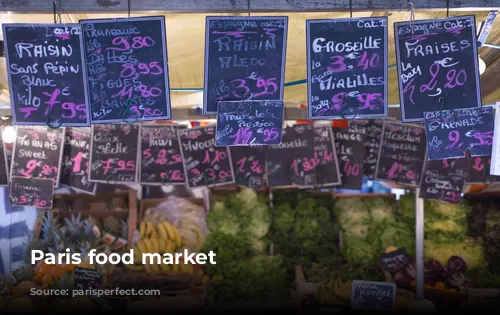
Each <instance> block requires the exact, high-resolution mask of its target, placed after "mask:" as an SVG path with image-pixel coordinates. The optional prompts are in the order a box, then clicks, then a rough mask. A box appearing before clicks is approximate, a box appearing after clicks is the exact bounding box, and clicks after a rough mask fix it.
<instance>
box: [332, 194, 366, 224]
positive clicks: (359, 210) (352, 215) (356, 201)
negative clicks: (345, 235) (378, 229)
mask: <svg viewBox="0 0 500 315" xmlns="http://www.w3.org/2000/svg"><path fill="white" fill-rule="evenodd" d="M334 212H335V215H336V216H337V219H338V221H339V223H340V226H342V228H344V229H346V230H347V227H348V226H354V225H355V226H359V225H368V224H370V223H371V221H372V219H371V217H370V212H369V211H368V207H367V205H366V204H365V203H364V202H363V200H362V199H360V198H345V199H340V200H338V201H337V202H336V203H335V208H334Z"/></svg>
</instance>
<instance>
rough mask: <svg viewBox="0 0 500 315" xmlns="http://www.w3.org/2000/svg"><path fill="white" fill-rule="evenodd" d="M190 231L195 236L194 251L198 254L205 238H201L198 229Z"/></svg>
mask: <svg viewBox="0 0 500 315" xmlns="http://www.w3.org/2000/svg"><path fill="white" fill-rule="evenodd" d="M192 231H193V232H194V233H195V234H196V238H197V240H198V243H197V244H196V249H195V251H196V252H199V251H200V250H201V248H202V247H203V245H204V244H203V243H204V242H205V237H204V236H203V233H201V231H200V230H199V229H192Z"/></svg>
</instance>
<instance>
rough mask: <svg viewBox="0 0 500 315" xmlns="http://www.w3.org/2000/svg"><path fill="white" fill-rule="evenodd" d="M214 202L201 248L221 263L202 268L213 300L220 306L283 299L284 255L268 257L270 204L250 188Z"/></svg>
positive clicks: (216, 198) (284, 288)
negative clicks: (203, 244)
mask: <svg viewBox="0 0 500 315" xmlns="http://www.w3.org/2000/svg"><path fill="white" fill-rule="evenodd" d="M213 199H214V200H213V204H212V207H211V210H210V212H209V214H208V216H207V223H208V228H209V233H208V235H207V239H206V242H205V246H204V247H203V249H202V252H206V253H208V252H209V251H214V252H216V253H217V264H215V265H210V264H206V265H204V266H203V269H204V272H205V274H206V276H205V277H204V281H203V282H204V283H205V285H206V287H207V292H208V295H209V296H210V297H211V298H212V299H213V300H214V301H215V302H216V303H220V302H230V301H237V300H252V299H259V300H262V299H266V298H268V297H269V296H270V295H275V294H278V295H281V294H282V293H283V292H285V291H286V287H285V272H286V270H285V269H284V268H283V266H282V263H283V258H282V257H281V256H280V255H268V254H267V243H268V242H267V239H266V236H267V234H268V230H269V226H270V219H271V218H270V213H269V207H268V205H267V200H266V199H265V198H264V197H262V196H260V195H258V194H257V193H256V192H255V190H253V189H250V188H241V190H240V191H239V192H235V193H232V194H230V195H228V196H225V197H218V196H215V197H214V198H213Z"/></svg>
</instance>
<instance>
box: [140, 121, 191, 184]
mask: <svg viewBox="0 0 500 315" xmlns="http://www.w3.org/2000/svg"><path fill="white" fill-rule="evenodd" d="M183 128H184V127H183V126H173V125H167V126H165V125H141V126H140V137H139V139H140V141H139V143H140V145H141V147H140V149H139V152H140V160H139V174H140V175H139V181H140V183H141V184H142V185H153V186H154V185H171V184H172V185H179V184H182V185H184V184H185V183H186V179H185V178H184V167H183V165H182V155H181V148H180V146H179V138H178V137H177V130H178V129H183Z"/></svg>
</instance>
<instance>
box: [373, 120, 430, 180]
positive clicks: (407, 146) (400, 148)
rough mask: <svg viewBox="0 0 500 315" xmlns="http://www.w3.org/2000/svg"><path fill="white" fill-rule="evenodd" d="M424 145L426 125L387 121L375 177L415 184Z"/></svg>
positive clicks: (424, 155) (421, 162) (420, 169)
mask: <svg viewBox="0 0 500 315" xmlns="http://www.w3.org/2000/svg"><path fill="white" fill-rule="evenodd" d="M426 148H427V145H426V137H425V127H421V126H417V125H409V124H401V123H396V122H388V121H386V122H385V123H384V127H383V129H382V140H381V142H380V153H379V158H378V161H377V168H376V170H375V179H377V180H384V181H392V182H396V183H397V184H401V185H406V186H411V187H418V186H419V185H420V179H421V176H422V170H423V168H424V162H425V160H426Z"/></svg>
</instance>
